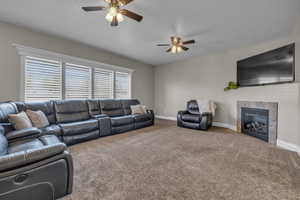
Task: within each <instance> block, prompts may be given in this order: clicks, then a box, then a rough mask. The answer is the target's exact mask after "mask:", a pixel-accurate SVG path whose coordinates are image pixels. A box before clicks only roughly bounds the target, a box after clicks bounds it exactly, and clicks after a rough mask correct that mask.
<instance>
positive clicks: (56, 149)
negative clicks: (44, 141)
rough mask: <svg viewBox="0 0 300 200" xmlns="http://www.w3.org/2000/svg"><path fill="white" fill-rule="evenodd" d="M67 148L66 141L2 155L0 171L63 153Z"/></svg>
mask: <svg viewBox="0 0 300 200" xmlns="http://www.w3.org/2000/svg"><path fill="white" fill-rule="evenodd" d="M65 150H66V145H65V144H64V143H58V144H54V145H48V146H44V147H40V148H36V149H31V150H27V151H20V152H16V153H12V154H7V155H4V156H1V157H0V171H4V170H9V169H12V168H16V167H20V166H24V165H26V164H30V163H33V162H36V161H40V160H43V159H46V158H49V157H51V156H55V155H57V154H60V153H63V152H64V151H65Z"/></svg>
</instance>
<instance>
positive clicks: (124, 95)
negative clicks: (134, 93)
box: [115, 72, 131, 99]
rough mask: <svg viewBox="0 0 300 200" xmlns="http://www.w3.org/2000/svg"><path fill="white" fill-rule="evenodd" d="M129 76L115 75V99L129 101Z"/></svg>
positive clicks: (127, 74)
mask: <svg viewBox="0 0 300 200" xmlns="http://www.w3.org/2000/svg"><path fill="white" fill-rule="evenodd" d="M130 77H131V76H130V74H129V73H123V72H116V73H115V81H116V82H115V87H116V88H115V98H116V99H129V98H131V97H130V92H131V91H130V81H131V80H130Z"/></svg>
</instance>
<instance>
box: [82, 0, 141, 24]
mask: <svg viewBox="0 0 300 200" xmlns="http://www.w3.org/2000/svg"><path fill="white" fill-rule="evenodd" d="M104 1H105V2H107V3H108V4H109V5H108V6H107V7H105V6H87V7H82V9H83V10H84V11H86V12H91V11H104V10H108V13H107V15H106V17H105V18H106V19H107V21H109V22H110V25H111V26H118V25H119V22H122V21H123V20H124V18H123V15H124V16H126V17H129V18H131V19H133V20H136V21H138V22H140V21H142V20H143V16H141V15H138V14H136V13H134V12H131V11H129V10H126V9H121V7H122V6H125V5H127V4H129V3H131V2H132V1H134V0H104Z"/></svg>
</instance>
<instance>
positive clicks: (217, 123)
mask: <svg viewBox="0 0 300 200" xmlns="http://www.w3.org/2000/svg"><path fill="white" fill-rule="evenodd" d="M213 126H216V127H222V128H228V129H231V130H233V131H237V130H236V126H234V125H232V124H226V123H221V122H213Z"/></svg>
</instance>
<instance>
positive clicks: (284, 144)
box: [277, 140, 300, 156]
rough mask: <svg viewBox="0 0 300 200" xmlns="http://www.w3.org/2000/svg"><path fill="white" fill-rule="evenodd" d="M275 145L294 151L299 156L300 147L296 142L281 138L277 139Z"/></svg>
mask: <svg viewBox="0 0 300 200" xmlns="http://www.w3.org/2000/svg"><path fill="white" fill-rule="evenodd" d="M277 146H278V147H280V148H283V149H287V150H290V151H295V152H297V153H298V155H299V156H300V147H299V146H298V145H296V144H292V143H289V142H285V141H282V140H277Z"/></svg>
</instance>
